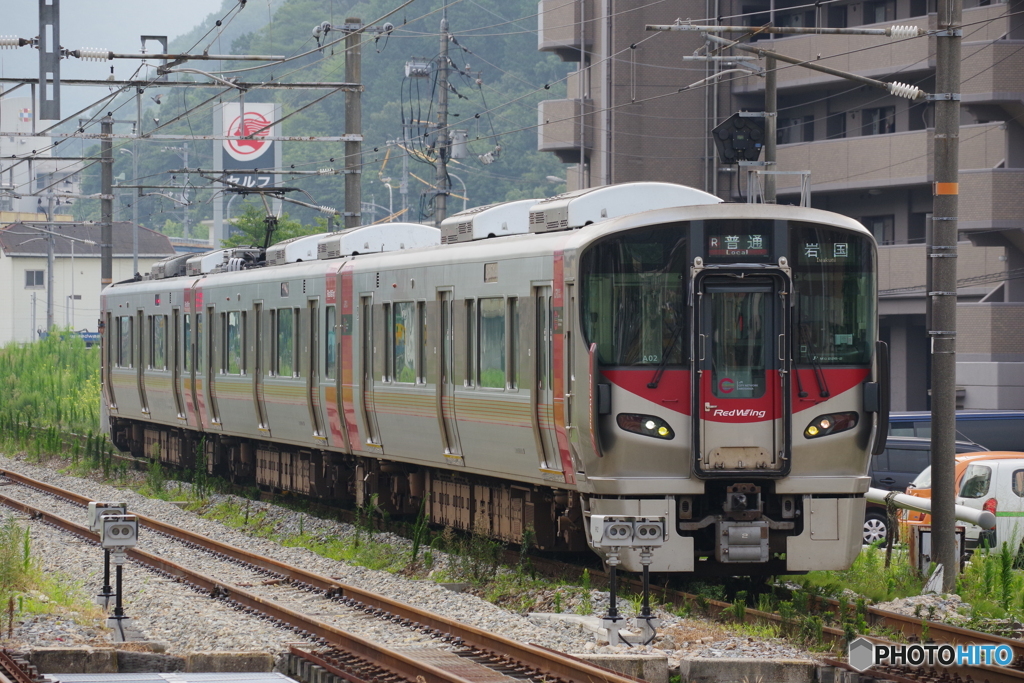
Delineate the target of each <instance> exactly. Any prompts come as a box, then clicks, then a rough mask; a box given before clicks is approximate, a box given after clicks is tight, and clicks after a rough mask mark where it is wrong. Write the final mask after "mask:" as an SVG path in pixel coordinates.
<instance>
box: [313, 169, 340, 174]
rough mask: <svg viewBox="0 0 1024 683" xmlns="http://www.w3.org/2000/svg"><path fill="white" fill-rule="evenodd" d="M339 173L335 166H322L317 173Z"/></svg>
mask: <svg viewBox="0 0 1024 683" xmlns="http://www.w3.org/2000/svg"><path fill="white" fill-rule="evenodd" d="M335 173H337V171H335V170H334V169H333V168H321V169H319V170H317V175H334V174H335Z"/></svg>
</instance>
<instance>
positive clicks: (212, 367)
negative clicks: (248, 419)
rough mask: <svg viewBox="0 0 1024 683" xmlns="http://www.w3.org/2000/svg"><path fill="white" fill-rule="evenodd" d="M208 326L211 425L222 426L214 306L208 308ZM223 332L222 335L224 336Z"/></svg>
mask: <svg viewBox="0 0 1024 683" xmlns="http://www.w3.org/2000/svg"><path fill="white" fill-rule="evenodd" d="M206 324H207V325H208V326H209V330H208V333H207V335H206V395H207V396H208V397H209V399H210V422H211V424H215V425H220V424H221V420H220V411H219V410H218V409H217V385H216V383H215V380H216V377H217V365H218V362H217V361H218V358H217V354H216V351H217V344H216V343H214V340H215V339H217V338H218V337H217V311H216V309H214V307H213V306H208V307H207V308H206ZM223 333H224V332H223V330H222V331H221V334H223Z"/></svg>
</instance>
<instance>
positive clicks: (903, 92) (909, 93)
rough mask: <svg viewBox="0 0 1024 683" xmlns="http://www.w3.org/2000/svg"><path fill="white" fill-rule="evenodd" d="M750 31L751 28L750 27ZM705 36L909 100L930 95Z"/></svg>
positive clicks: (908, 86) (909, 87)
mask: <svg viewBox="0 0 1024 683" xmlns="http://www.w3.org/2000/svg"><path fill="white" fill-rule="evenodd" d="M748 31H749V29H748ZM704 35H705V37H706V38H707V39H708V40H710V41H711V42H713V43H717V44H719V45H723V46H725V47H732V48H736V49H737V50H742V51H743V52H749V53H751V54H755V55H758V56H759V57H772V58H774V59H777V60H779V61H780V62H786V63H787V64H795V65H796V66H802V67H804V68H805V69H811V70H812V71H820V72H821V73H826V74H829V75H830V76H838V77H839V78H845V79H846V80H848V81H855V82H857V83H862V84H864V85H867V86H871V87H872V88H876V89H878V90H884V91H885V92H887V93H889V94H890V95H897V96H899V97H905V98H907V99H908V100H923V99H925V98H926V97H927V96H928V95H927V93H926V92H925V91H923V90H921V89H920V88H917V87H915V86H912V85H907V84H906V83H885V82H884V81H877V80H875V79H874V78H868V77H866V76H858V75H857V74H852V73H850V72H848V71H842V70H840V69H833V68H832V67H829V66H822V65H821V64H815V63H814V62H808V61H807V60H805V59H797V58H795V57H788V56H786V55H784V54H780V53H778V52H775V51H774V50H765V49H762V48H758V47H750V46H749V45H743V44H742V43H737V42H736V41H734V40H728V39H726V38H722V37H720V36H716V35H712V34H710V33H705V34H704Z"/></svg>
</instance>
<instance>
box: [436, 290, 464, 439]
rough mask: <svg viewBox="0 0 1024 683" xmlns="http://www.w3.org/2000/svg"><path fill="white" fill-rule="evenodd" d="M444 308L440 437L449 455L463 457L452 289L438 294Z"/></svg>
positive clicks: (439, 400)
mask: <svg viewBox="0 0 1024 683" xmlns="http://www.w3.org/2000/svg"><path fill="white" fill-rule="evenodd" d="M437 297H438V304H440V309H441V334H440V335H439V338H440V342H441V347H440V349H439V350H440V356H441V363H440V366H441V373H440V376H439V377H438V381H437V393H438V403H439V405H438V408H439V414H440V416H441V436H442V438H443V440H444V452H445V454H447V455H462V445H461V444H460V443H459V428H458V423H457V421H456V419H455V378H454V370H455V349H454V347H455V322H454V320H453V318H452V290H450V289H449V290H442V291H439V292H438V293H437Z"/></svg>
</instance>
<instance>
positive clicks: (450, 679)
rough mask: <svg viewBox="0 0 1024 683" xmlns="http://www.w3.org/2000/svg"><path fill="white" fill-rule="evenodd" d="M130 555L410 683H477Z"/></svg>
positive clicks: (70, 526) (80, 530) (71, 529)
mask: <svg viewBox="0 0 1024 683" xmlns="http://www.w3.org/2000/svg"><path fill="white" fill-rule="evenodd" d="M0 503H2V504H3V505H6V506H8V507H10V508H13V509H15V510H19V511H21V512H23V513H25V514H27V515H29V516H30V517H31V518H33V519H35V520H41V521H43V522H44V523H46V524H49V525H51V526H54V527H56V528H58V529H60V530H62V531H66V532H68V533H72V534H75V535H77V536H80V537H82V538H84V539H86V540H89V541H93V542H98V541H99V535H98V534H96V533H94V532H93V531H90V530H89V529H88V528H87V527H85V526H83V525H81V524H77V523H75V522H72V521H70V520H68V519H65V518H64V517H61V516H60V515H57V514H54V513H52V512H47V511H45V510H40V509H39V508H36V507H34V506H32V505H29V504H27V503H23V502H21V501H19V500H17V499H15V498H11V497H10V496H6V495H3V494H0ZM140 521H141V520H140ZM125 554H126V555H127V556H128V557H130V558H131V559H133V560H135V561H137V562H139V563H140V564H143V565H145V566H147V567H149V568H151V569H154V570H156V571H158V572H160V573H162V574H164V575H165V576H168V577H171V578H174V579H177V580H179V581H182V582H185V583H187V584H188V585H190V586H192V587H194V588H196V589H198V590H201V591H203V592H206V593H209V594H210V595H211V596H212V597H216V598H220V599H222V600H225V601H227V602H228V603H230V604H231V605H232V606H237V607H239V608H240V609H241V610H242V611H258V612H260V613H262V614H265V615H267V616H268V617H270V618H271V619H273V620H274V621H275V622H278V623H281V624H287V625H289V626H292V627H294V628H295V629H297V630H299V633H300V635H305V636H309V637H312V638H315V639H318V640H319V641H320V642H321V644H330V645H331V646H333V647H335V648H338V649H340V650H343V651H345V652H347V653H350V654H353V655H356V656H357V657H359V658H361V659H363V660H365V662H366V664H367V665H370V666H375V667H377V668H379V669H383V670H384V671H386V672H387V673H389V674H392V675H396V676H399V677H401V678H402V679H404V680H407V681H410V682H421V681H426V683H471V681H468V680H467V679H465V678H462V677H461V676H457V675H455V674H452V673H450V672H447V671H444V670H443V669H440V668H437V667H435V666H432V665H430V664H428V663H425V662H418V661H416V659H414V658H412V657H409V656H406V655H404V654H402V653H400V652H395V651H392V650H390V649H388V648H387V647H385V646H383V645H380V644H378V643H374V642H372V641H369V640H365V639H363V638H360V637H359V636H357V635H355V634H353V633H349V632H348V631H344V630H342V629H339V628H336V627H334V626H331V625H330V624H327V623H324V622H322V621H320V620H318V619H314V618H312V617H310V616H308V615H305V614H302V613H300V612H296V611H294V610H292V609H290V608H288V607H285V606H284V605H281V604H279V603H277V602H275V601H273V600H269V599H267V598H263V597H260V596H258V595H255V594H253V593H250V592H249V591H246V590H244V589H242V588H238V587H237V586H229V585H225V583H224V582H222V581H218V580H216V579H214V578H211V577H209V576H206V575H205V574H202V573H200V572H196V571H193V570H191V569H189V568H187V567H184V566H182V565H179V564H177V563H175V562H171V561H170V560H167V559H165V558H162V557H159V556H157V555H153V554H151V553H147V552H146V551H144V550H140V549H138V548H128V549H126V551H125ZM313 647H315V645H313Z"/></svg>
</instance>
